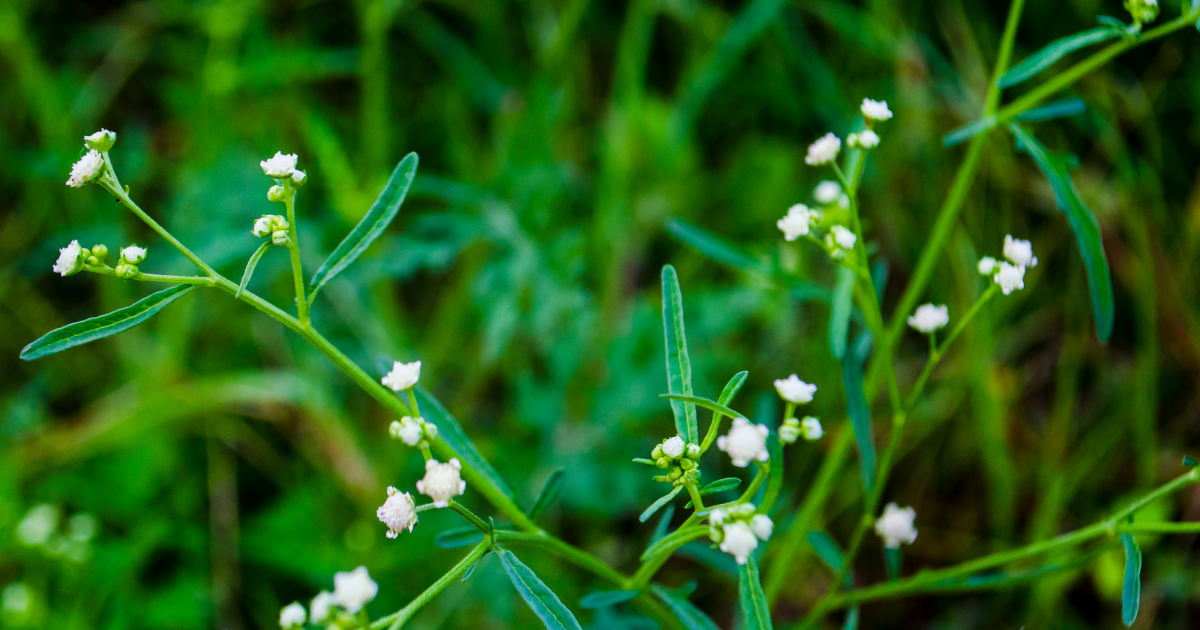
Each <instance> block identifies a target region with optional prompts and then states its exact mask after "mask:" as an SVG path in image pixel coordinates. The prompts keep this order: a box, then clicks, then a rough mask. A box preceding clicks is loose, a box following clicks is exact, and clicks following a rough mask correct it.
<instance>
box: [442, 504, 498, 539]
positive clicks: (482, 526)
mask: <svg viewBox="0 0 1200 630" xmlns="http://www.w3.org/2000/svg"><path fill="white" fill-rule="evenodd" d="M450 509H452V510H454V511H455V512H458V513H459V514H461V515H462V517H463V518H465V519H467V521H468V522H469V523H471V524H472V525H474V526H475V527H478V528H479V531H481V532H483V533H485V534H488V533H490V532H491V531H492V528H491V527H490V526H489V525H488V524H487V523H485V522H483V519H481V518H479V517H478V516H476V515H475V513H474V512H472V511H471V510H468V509H467V508H466V506H464V505H463V504H461V503H459V502H458V501H455V500H454V499H450Z"/></svg>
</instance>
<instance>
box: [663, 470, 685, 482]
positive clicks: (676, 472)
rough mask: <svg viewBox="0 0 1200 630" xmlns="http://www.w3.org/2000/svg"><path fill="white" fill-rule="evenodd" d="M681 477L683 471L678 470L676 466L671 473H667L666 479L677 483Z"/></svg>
mask: <svg viewBox="0 0 1200 630" xmlns="http://www.w3.org/2000/svg"><path fill="white" fill-rule="evenodd" d="M682 476H683V471H682V470H680V468H679V467H678V466H676V467H674V468H672V469H671V472H669V473H667V479H670V480H671V481H677V480H678V479H679V478H680V477H682Z"/></svg>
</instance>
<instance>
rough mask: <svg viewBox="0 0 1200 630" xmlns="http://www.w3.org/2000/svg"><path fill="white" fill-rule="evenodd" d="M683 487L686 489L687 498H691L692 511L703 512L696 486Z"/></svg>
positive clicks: (701, 501)
mask: <svg viewBox="0 0 1200 630" xmlns="http://www.w3.org/2000/svg"><path fill="white" fill-rule="evenodd" d="M683 487H685V488H687V491H688V496H690V497H692V509H693V510H694V511H696V512H699V511H700V510H703V509H704V499H703V498H702V497H701V496H700V490H699V489H698V488H696V484H694V483H686V484H684V486H683Z"/></svg>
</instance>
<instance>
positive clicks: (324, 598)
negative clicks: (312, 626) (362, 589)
mask: <svg viewBox="0 0 1200 630" xmlns="http://www.w3.org/2000/svg"><path fill="white" fill-rule="evenodd" d="M336 603H337V602H335V601H333V593H330V592H329V591H321V592H320V593H317V596H316V597H314V598H313V599H312V604H310V605H309V607H308V617H309V619H311V620H312V622H313V623H321V622H322V621H325V620H326V619H327V618H328V617H329V609H330V608H333V606H334V605H335V604H336Z"/></svg>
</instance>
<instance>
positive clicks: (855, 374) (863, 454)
mask: <svg viewBox="0 0 1200 630" xmlns="http://www.w3.org/2000/svg"><path fill="white" fill-rule="evenodd" d="M872 340H873V338H872V336H871V333H870V332H869V331H863V332H862V333H860V334H859V335H858V338H857V339H855V340H854V347H853V348H851V351H850V352H848V353H847V354H846V358H844V359H842V383H843V386H844V389H845V391H846V412H847V413H848V414H849V415H850V426H851V427H852V428H853V429H854V439H855V441H857V443H858V462H859V466H860V468H861V469H862V478H863V488H865V489H866V491H867V492H868V493H869V492H870V491H871V487H872V486H873V485H874V483H875V441H874V438H873V437H872V436H871V407H870V405H868V404H867V395H866V393H864V392H863V362H865V361H866V360H867V355H868V354H870V352H871V343H872Z"/></svg>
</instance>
